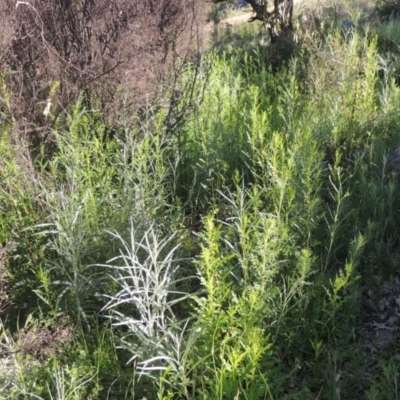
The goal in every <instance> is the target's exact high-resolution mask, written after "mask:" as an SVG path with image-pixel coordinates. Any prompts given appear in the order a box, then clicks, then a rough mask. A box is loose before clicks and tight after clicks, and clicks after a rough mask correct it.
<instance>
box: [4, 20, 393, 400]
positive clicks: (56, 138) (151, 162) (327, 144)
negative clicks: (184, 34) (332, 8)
mask: <svg viewBox="0 0 400 400" xmlns="http://www.w3.org/2000/svg"><path fill="white" fill-rule="evenodd" d="M375 29H376V31H375V30H373V29H372V28H366V29H364V30H361V29H358V30H357V29H356V28H355V27H354V28H352V29H351V32H347V33H346V34H344V33H343V31H342V30H341V29H339V28H337V27H335V26H332V27H329V28H326V32H325V31H324V32H319V33H318V35H315V36H314V37H313V39H312V40H310V37H309V36H308V34H309V32H306V33H304V32H303V33H302V34H301V35H303V36H300V39H299V40H298V41H297V43H295V44H293V47H292V48H291V49H290V54H285V55H283V56H282V53H281V52H280V51H279V47H273V46H270V45H266V44H260V43H259V42H258V41H257V40H255V39H254V36H252V35H250V33H249V31H248V30H246V28H238V29H237V30H235V32H234V33H233V34H234V35H235V36H234V37H233V39H237V43H242V44H243V43H247V45H246V46H245V45H243V46H237V45H235V46H232V42H231V41H230V39H232V31H229V32H226V31H223V30H222V31H221V32H220V36H219V37H218V43H217V44H216V46H215V49H214V50H213V51H211V52H210V53H209V54H207V55H205V56H204V57H203V59H202V61H201V65H200V67H199V68H198V69H197V68H194V67H193V66H192V65H191V64H188V65H187V66H186V68H185V69H184V71H183V72H182V74H181V75H180V77H179V83H178V86H179V87H181V88H182V91H183V92H184V93H183V94H182V96H181V100H180V101H181V103H179V104H177V105H176V109H175V111H176V115H177V117H176V123H171V115H170V114H168V112H167V111H166V109H165V107H163V106H161V105H162V104H164V103H163V101H164V100H165V99H163V98H159V99H158V101H157V102H155V104H154V105H152V106H151V107H149V108H148V109H146V111H145V112H144V111H142V110H141V111H140V112H138V114H137V115H135V116H132V117H129V118H128V120H127V122H126V123H124V124H123V123H119V124H115V125H112V129H113V131H112V134H110V129H111V127H110V126H107V125H106V124H105V122H104V119H102V118H101V115H99V113H98V112H96V111H94V110H92V109H88V108H87V107H86V105H85V101H84V97H82V98H81V99H80V101H78V102H77V103H76V104H75V105H74V106H73V108H72V110H71V111H70V113H68V114H66V115H65V116H64V117H63V118H64V120H65V122H59V123H58V124H55V126H54V127H53V129H52V131H51V138H50V139H51V140H50V141H51V145H48V144H47V142H45V141H43V142H42V143H41V144H39V145H37V146H36V147H35V148H34V149H33V150H34V151H33V152H32V151H31V152H30V151H29V149H27V148H25V147H23V146H24V142H23V141H19V140H18V136H17V135H15V132H14V131H13V123H12V122H10V120H11V121H12V119H10V117H9V115H8V114H7V113H6V110H7V87H6V86H5V84H4V85H3V86H2V87H1V93H2V102H1V108H0V128H1V136H0V179H1V181H2V185H1V187H0V210H1V214H0V244H1V245H2V248H3V250H2V253H0V267H1V269H2V271H0V310H1V309H2V307H4V308H6V307H7V310H6V311H4V312H3V313H2V314H1V316H2V317H1V319H0V338H1V350H0V356H1V357H0V398H2V399H3V398H4V399H71V400H72V399H128V398H131V399H133V398H135V399H136V398H137V399H142V398H147V399H149V400H150V399H160V400H167V399H220V400H225V399H226V400H229V399H249V400H250V399H251V400H258V399H317V398H318V399H340V398H342V399H356V398H366V399H386V398H387V399H395V398H397V397H398V396H400V392H399V389H398V382H397V381H398V371H399V368H400V364H399V363H400V359H399V355H398V351H399V350H400V344H399V342H398V339H396V337H395V331H396V329H397V328H396V326H397V325H396V324H398V323H399V318H398V317H397V316H396V315H397V314H396V313H397V312H398V310H397V308H396V307H397V306H400V287H399V288H397V286H396V285H398V283H397V276H398V267H399V265H400V262H399V246H400V231H399V228H398V227H399V226H400V187H399V179H398V176H397V172H396V170H395V168H394V167H393V162H392V161H393V159H392V155H393V153H394V150H395V149H396V148H398V147H399V146H400V137H399V130H400V116H399V113H398V110H399V107H400V88H399V87H398V75H397V74H398V65H397V64H398V61H396V58H397V57H398V56H399V54H398V52H399V48H398V46H394V45H393V42H390V40H389V39H390V37H391V35H392V34H393V35H395V37H394V38H393V40H394V41H397V38H396V35H397V36H398V33H397V32H398V31H399V22H398V21H397V20H395V19H393V18H392V19H391V20H389V21H387V22H385V23H384V24H383V25H382V26H377V27H376V28H375ZM299 35H300V33H299ZM250 36H252V38H251V40H246V38H249V37H250ZM391 43H392V44H391ZM396 43H397V42H396ZM277 46H279V43H277ZM274 57H275V58H274ZM278 62H279V68H277V65H278ZM194 77H195V78H196V79H194ZM188 82H189V84H188ZM191 82H195V85H194V86H193V85H192V84H190V83H191ZM185 91H186V92H185ZM166 98H168V94H166ZM189 98H190V99H191V100H190V104H191V108H190V110H187V107H188V106H187V104H188V103H189V100H188V99H189ZM178 117H179V118H178ZM124 118H127V117H126V115H125V116H124ZM61 120H62V119H60V121H61ZM121 120H122V117H121V119H120V121H121ZM31 150H32V149H31ZM29 154H34V156H32V158H29V157H28V155H29ZM397 289H398V290H397ZM385 302H386V303H387V304H386V303H385ZM388 310H389V311H388ZM391 310H394V311H393V313H391ZM388 313H389V314H390V317H391V318H392V319H391V324H392V325H390V324H389V322H388V319H389V317H388V318H387V319H385V316H386V315H388ZM379 317H382V318H381V319H380V320H379ZM384 338H386V341H384Z"/></svg>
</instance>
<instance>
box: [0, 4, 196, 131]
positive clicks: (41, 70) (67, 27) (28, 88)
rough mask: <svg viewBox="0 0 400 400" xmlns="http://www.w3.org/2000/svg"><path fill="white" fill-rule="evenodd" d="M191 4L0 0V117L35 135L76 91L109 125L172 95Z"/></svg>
mask: <svg viewBox="0 0 400 400" xmlns="http://www.w3.org/2000/svg"><path fill="white" fill-rule="evenodd" d="M197 6H198V2H195V1H194V0H189V1H187V0H135V1H129V0H111V1H110V0H98V1H94V0H55V1H51V2H43V1H40V0H31V1H16V0H4V1H2V2H1V4H0V23H1V26H2V32H1V34H0V68H1V70H2V71H3V73H4V80H5V83H6V86H7V88H8V90H9V91H10V102H9V103H8V106H7V107H6V106H5V105H4V104H3V107H2V110H0V111H1V113H2V114H3V115H5V116H8V118H9V119H14V120H17V121H18V122H19V126H20V128H21V126H22V127H23V128H24V131H25V132H29V133H32V131H33V132H36V134H37V132H39V131H46V130H47V128H49V127H51V126H56V124H57V123H58V121H59V120H60V118H59V117H60V115H62V111H65V110H67V111H68V110H69V107H70V106H71V105H72V104H73V103H74V102H75V101H76V99H77V97H78V96H79V95H82V94H83V98H84V102H85V106H86V107H87V108H89V109H96V110H99V111H100V112H101V114H102V115H103V117H104V118H105V120H107V122H110V121H116V120H117V119H118V115H119V114H118V113H119V111H120V110H121V109H124V110H127V109H128V110H130V109H131V108H134V107H135V106H137V105H138V104H142V105H143V104H144V103H146V102H148V101H149V100H153V99H154V98H155V97H156V95H157V92H159V93H173V96H172V97H173V98H174V97H176V90H173V89H172V90H169V89H171V85H173V82H176V79H174V76H175V75H177V74H179V72H180V70H181V68H182V66H183V65H184V64H185V63H186V61H187V60H188V59H189V58H190V57H191V56H192V54H193V52H191V50H190V51H189V49H193V46H192V44H193V43H194V39H195V37H196V34H197V32H198V30H197V28H198V26H197V19H196V7H197ZM177 60H179V62H177ZM156 84H157V85H156ZM167 87H168V89H167ZM46 106H48V107H47V110H46ZM44 110H46V112H44ZM37 135H38V134H37ZM41 135H43V134H41ZM33 137H34V136H33ZM31 138H32V135H31Z"/></svg>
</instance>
